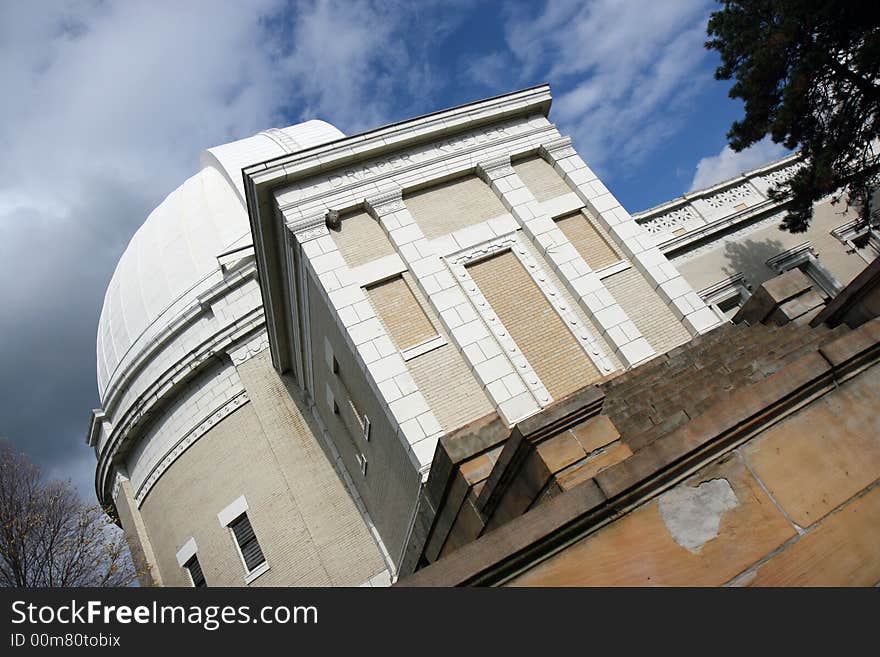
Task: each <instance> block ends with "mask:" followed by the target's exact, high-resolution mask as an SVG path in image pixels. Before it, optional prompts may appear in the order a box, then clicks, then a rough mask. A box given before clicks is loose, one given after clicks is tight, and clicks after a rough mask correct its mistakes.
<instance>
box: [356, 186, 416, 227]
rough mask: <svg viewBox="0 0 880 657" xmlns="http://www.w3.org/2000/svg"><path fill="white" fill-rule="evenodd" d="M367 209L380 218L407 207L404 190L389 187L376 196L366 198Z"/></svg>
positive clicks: (376, 217) (377, 218)
mask: <svg viewBox="0 0 880 657" xmlns="http://www.w3.org/2000/svg"><path fill="white" fill-rule="evenodd" d="M366 204H367V211H368V212H369V213H370V214H371V215H372V216H373V217H374V218H375V219H376V220H379V219H380V218H381V217H384V216H385V215H388V214H391V213H392V212H398V211H400V210H404V209H405V208H406V204H405V203H404V202H403V190H402V189H400V188H396V189H389V190H387V191H384V192H382V193H381V194H378V195H376V196H373V197H370V198H368V199H366Z"/></svg>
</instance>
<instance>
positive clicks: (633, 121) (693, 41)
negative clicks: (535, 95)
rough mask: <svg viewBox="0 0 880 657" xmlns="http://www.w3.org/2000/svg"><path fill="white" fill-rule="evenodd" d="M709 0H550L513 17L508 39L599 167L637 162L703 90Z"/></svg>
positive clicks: (561, 121)
mask: <svg viewBox="0 0 880 657" xmlns="http://www.w3.org/2000/svg"><path fill="white" fill-rule="evenodd" d="M710 8H711V4H710V3H709V2H707V1H706V0H677V1H675V2H656V3H646V2H641V1H637V0H635V1H634V0H597V1H596V2H590V3H584V2H580V1H577V0H563V1H559V2H549V3H548V4H547V5H546V7H545V8H544V10H543V11H542V12H541V13H539V14H538V15H537V16H535V15H532V14H530V13H522V12H520V13H515V14H513V15H512V17H511V19H510V21H509V22H508V24H507V29H506V33H507V42H508V45H509V47H510V49H511V50H512V51H513V52H514V53H515V55H516V56H517V57H518V58H519V60H520V62H521V64H522V66H523V74H524V75H525V76H526V77H534V76H536V75H539V74H540V75H542V76H543V78H544V79H547V80H548V81H549V82H551V84H554V85H556V87H557V89H559V88H562V89H563V93H561V94H560V93H558V92H557V94H556V100H555V103H554V116H555V120H556V121H557V122H558V123H559V124H560V125H561V127H562V128H563V129H564V130H566V131H567V132H569V133H570V134H571V135H572V136H573V138H574V139H575V142H576V144H577V146H578V150H579V151H581V153H582V154H583V155H584V159H586V160H587V162H588V163H589V164H590V165H591V166H593V167H594V168H600V169H601V168H610V167H614V168H617V169H625V168H626V167H627V166H629V165H632V164H637V163H639V162H640V161H641V160H642V159H644V158H645V157H646V156H647V155H648V154H650V153H651V152H652V151H653V150H655V149H656V148H657V147H658V145H659V144H661V143H662V142H663V141H664V140H665V139H667V138H668V137H669V136H670V134H672V133H673V132H675V131H676V130H678V129H680V127H681V121H682V119H681V118H679V117H680V116H681V115H682V114H683V112H682V111H681V110H682V109H684V108H686V107H687V103H688V102H689V101H690V100H691V99H692V97H693V95H694V93H695V92H696V91H698V90H699V89H700V88H701V86H702V85H704V84H706V83H708V82H710V81H711V76H708V75H706V74H705V62H706V58H707V53H706V51H705V49H704V47H703V42H704V41H705V39H706V31H705V30H706V27H705V26H706V18H707V16H708V12H709V10H710Z"/></svg>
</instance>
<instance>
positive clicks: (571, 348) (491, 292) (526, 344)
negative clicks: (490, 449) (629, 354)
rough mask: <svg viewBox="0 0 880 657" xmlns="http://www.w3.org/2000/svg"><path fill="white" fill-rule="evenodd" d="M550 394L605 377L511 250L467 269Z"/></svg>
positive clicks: (578, 386) (568, 390) (558, 396)
mask: <svg viewBox="0 0 880 657" xmlns="http://www.w3.org/2000/svg"><path fill="white" fill-rule="evenodd" d="M468 272H469V273H470V275H471V277H472V278H473V279H474V282H475V283H476V284H477V286H478V287H479V288H480V291H481V292H482V293H483V294H484V295H485V297H486V299H487V300H488V302H489V305H491V306H492V309H493V310H494V311H495V313H496V314H497V315H498V318H499V319H500V320H501V323H502V324H504V326H505V327H506V328H507V330H508V331H510V335H511V337H513V339H514V340H515V341H516V344H517V346H518V347H519V348H520V349H521V350H522V352H523V354H524V355H525V357H526V359H527V360H528V361H529V364H530V365H531V366H532V367H533V368H534V370H535V372H536V373H537V374H538V376H539V377H540V379H541V381H542V382H543V383H544V385H545V386H546V387H547V390H548V391H549V392H550V395H551V396H552V397H553V398H555V399H559V398H561V397H563V396H565V395H567V394H568V393H570V392H573V391H574V390H577V389H578V388H580V387H582V386H585V385H587V384H589V383H591V382H592V381H595V380H597V379H599V378H600V374H599V371H598V370H597V369H596V367H595V366H594V365H593V363H592V361H590V359H589V357H588V356H587V354H586V353H585V352H584V350H583V349H582V348H581V346H580V344H579V343H578V342H577V340H575V338H574V336H573V335H572V334H571V332H570V331H569V330H568V328H566V326H565V324H564V323H563V322H562V319H561V318H560V317H559V314H558V313H557V312H556V310H554V309H553V307H552V306H551V305H550V304H549V303H548V302H547V299H546V298H545V297H544V295H543V293H542V292H541V291H540V290H539V289H538V287H537V286H536V285H535V282H534V281H533V280H532V278H531V276H529V274H528V272H526V270H525V268H524V267H523V266H522V264H521V263H520V262H519V260H518V259H517V257H516V256H515V255H514V254H513V253H511V252H509V251H507V252H505V253H502V254H501V255H497V256H494V257H492V258H489V259H487V260H483V261H480V262H478V263H476V264H475V265H472V266H470V267H469V268H468Z"/></svg>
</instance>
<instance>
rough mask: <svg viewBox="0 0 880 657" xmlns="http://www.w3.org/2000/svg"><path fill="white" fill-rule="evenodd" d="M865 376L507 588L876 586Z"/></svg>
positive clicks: (878, 372) (877, 504)
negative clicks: (554, 586) (560, 586)
mask: <svg viewBox="0 0 880 657" xmlns="http://www.w3.org/2000/svg"><path fill="white" fill-rule="evenodd" d="M878 386H880V367H878V366H876V365H875V366H873V367H872V368H870V369H868V370H867V371H865V372H863V373H862V374H861V375H859V376H858V377H857V378H855V379H851V380H849V381H847V382H845V383H843V384H842V385H841V386H839V387H838V388H835V389H833V390H832V391H831V392H830V393H829V394H827V395H825V396H824V397H821V398H820V399H818V400H817V401H814V402H813V403H812V404H810V405H809V406H807V407H805V408H803V409H801V410H800V411H798V412H796V413H794V414H792V415H790V416H788V417H787V418H785V419H784V420H783V421H781V422H779V423H777V424H774V425H772V426H770V427H769V428H767V429H765V430H764V431H763V432H762V433H760V434H759V435H758V436H757V437H755V438H753V439H752V440H750V441H749V442H747V443H745V445H743V446H741V447H740V448H738V449H736V450H734V451H733V452H731V453H728V454H726V455H724V456H723V457H721V458H718V459H716V460H715V461H713V462H711V463H710V464H708V465H707V466H705V467H703V468H702V469H701V470H700V471H699V472H697V473H696V474H694V475H693V476H691V477H690V478H688V479H687V480H686V481H684V482H683V483H681V484H679V485H678V486H676V487H674V488H672V489H670V490H668V491H666V492H664V493H662V494H661V495H660V496H659V497H657V498H654V499H653V500H651V501H649V502H647V503H645V504H643V505H642V506H640V507H638V508H637V509H636V510H634V511H633V512H631V513H629V514H627V515H625V516H624V517H622V518H621V519H619V520H617V521H616V522H613V523H611V524H610V525H608V526H606V527H604V528H602V529H600V530H599V531H597V532H595V533H594V534H591V535H589V536H587V537H586V538H584V539H581V540H580V541H578V542H577V543H574V544H573V545H571V546H570V547H569V548H567V549H566V550H565V551H563V552H561V553H559V554H557V555H555V556H553V557H550V558H549V559H547V560H546V561H544V562H542V563H540V564H538V565H536V566H535V567H534V568H532V569H531V570H530V571H528V572H527V573H525V574H523V575H521V576H519V577H517V578H515V579H514V580H513V581H512V583H513V584H514V585H535V586H552V585H565V586H664V585H666V586H700V585H703V586H718V585H725V584H726V585H733V586H876V585H878V584H880V552H878V551H877V549H876V546H877V544H878V542H880V486H878V483H880V438H878V437H880V427H878V421H877V416H876V413H874V412H873V410H872V409H873V408H874V407H875V406H876V390H877V389H878Z"/></svg>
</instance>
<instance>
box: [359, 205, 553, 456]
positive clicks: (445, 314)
mask: <svg viewBox="0 0 880 657" xmlns="http://www.w3.org/2000/svg"><path fill="white" fill-rule="evenodd" d="M387 197H388V195H387V194H386V195H383V196H382V197H380V198H387ZM401 202H402V201H401ZM402 203H403V202H402ZM367 207H368V208H369V209H370V212H372V213H374V216H377V217H378V219H379V221H380V223H381V224H382V226H383V228H385V230H386V231H387V232H388V235H389V238H390V239H391V241H392V243H394V245H395V246H396V247H397V249H398V252H399V253H400V254H401V255H402V256H403V258H404V260H405V261H406V262H407V265H408V267H409V269H410V272H411V273H412V275H413V278H414V279H415V281H416V284H417V285H419V287H420V288H421V290H422V292H423V294H424V295H425V297H426V298H427V300H428V302H429V303H430V304H431V305H432V307H433V309H434V311H435V312H436V313H437V315H438V317H439V318H440V321H441V322H442V323H443V325H444V328H445V329H446V332H447V334H448V335H449V336H450V338H451V339H452V341H453V342H454V343H455V344H456V345H457V347H458V349H459V351H461V352H462V353H463V354H464V356H465V359H466V360H467V361H468V362H469V364H470V366H471V369H472V370H473V371H474V373H475V374H476V376H477V378H478V379H479V380H480V381H481V383H482V384H483V386H484V388H486V390H487V393H488V394H489V397H490V399H493V401H495V404H496V408H497V409H498V412H499V413H500V414H501V416H502V417H503V418H504V419H505V421H507V422H508V423H509V424H513V423H514V422H516V421H518V420H520V419H522V418H524V417H526V416H528V415H530V414H532V413H535V412H537V411H538V410H539V409H540V403H539V402H538V400H537V399H536V398H535V396H534V395H533V394H532V393H530V392H529V391H528V389H525V383H524V381H520V382H519V384H515V383H514V381H515V380H516V379H517V378H518V377H519V374H518V373H517V370H516V367H515V365H514V364H513V363H512V362H511V361H510V360H509V359H508V358H507V357H506V356H503V355H502V352H500V348H499V347H498V346H497V344H496V345H495V346H494V347H492V346H489V345H491V343H492V342H493V340H492V338H491V336H490V334H489V331H488V329H487V325H486V324H485V323H484V322H482V321H481V320H480V318H479V317H478V316H477V314H476V312H475V308H474V306H473V304H471V303H470V302H469V301H468V299H467V298H466V296H465V294H464V290H463V288H462V286H461V285H460V284H459V283H458V282H456V280H455V277H454V276H453V275H452V272H451V271H450V269H449V267H448V261H447V260H446V259H444V258H441V257H440V256H439V255H438V253H437V250H436V249H435V245H436V246H440V247H441V248H442V249H443V250H444V251H445V250H448V249H458V250H460V249H461V246H460V244H462V243H463V244H472V243H473V242H474V241H475V240H479V239H480V238H484V237H485V236H486V235H488V236H489V237H490V238H493V239H494V238H496V237H497V235H496V232H495V231H501V230H504V229H506V230H510V229H511V228H516V224H515V220H514V219H513V218H512V217H510V216H507V215H503V216H500V217H496V218H494V219H490V220H489V221H486V222H483V223H482V224H477V225H476V226H468V227H466V228H463V229H460V230H458V231H455V232H454V233H452V234H451V235H449V236H445V237H444V238H440V240H439V241H438V240H433V241H429V240H427V239H426V238H425V237H424V234H423V233H422V231H421V228H419V226H418V224H417V223H416V222H415V219H414V218H413V216H412V215H411V214H410V212H409V210H408V209H407V208H406V204H405V203H403V207H402V208H400V209H396V210H393V211H389V212H388V213H387V214H381V212H382V210H383V209H388V206H387V205H383V204H381V203H373V200H372V199H367ZM394 207H399V206H397V205H395V206H394ZM447 238H448V239H447ZM511 239H512V238H511ZM487 339H488V340H487ZM481 341H483V344H484V346H485V348H486V349H487V350H488V352H489V353H491V354H492V355H491V356H487V355H486V353H487V352H484V351H481V350H480V347H479V346H478V345H479V343H480V342H481ZM496 352H498V353H496ZM523 360H524V359H523ZM505 377H507V380H508V382H509V383H510V385H511V387H512V388H511V389H513V390H518V393H517V394H516V395H510V394H505V396H504V398H501V396H500V395H501V389H500V388H499V387H498V385H497V384H496V386H495V387H496V388H498V389H497V390H495V391H494V393H493V390H490V389H489V388H488V386H489V384H490V383H495V382H496V381H499V380H501V379H504V378H505ZM534 378H537V377H534ZM508 390H509V389H508V388H504V391H505V393H507V391H508ZM544 392H545V396H546V397H547V399H548V400H549V394H548V393H546V389H545V391H544ZM437 426H439V424H438V425H437ZM423 428H424V427H423ZM440 435H442V433H441V434H440ZM434 446H436V443H435V444H434ZM430 456H431V458H433V448H432V451H431V455H430ZM425 457H427V454H426V455H425ZM427 465H430V463H427ZM425 471H427V470H425Z"/></svg>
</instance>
